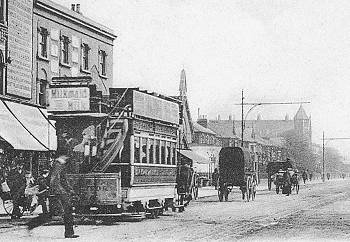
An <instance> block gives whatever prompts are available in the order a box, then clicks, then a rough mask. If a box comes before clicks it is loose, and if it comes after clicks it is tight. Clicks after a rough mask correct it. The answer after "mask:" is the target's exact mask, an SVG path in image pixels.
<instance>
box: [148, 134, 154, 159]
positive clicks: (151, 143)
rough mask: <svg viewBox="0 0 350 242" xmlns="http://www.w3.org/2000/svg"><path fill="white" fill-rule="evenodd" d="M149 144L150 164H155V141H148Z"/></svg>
mask: <svg viewBox="0 0 350 242" xmlns="http://www.w3.org/2000/svg"><path fill="white" fill-rule="evenodd" d="M148 144H149V151H148V154H149V163H150V164H153V163H154V159H153V158H154V157H153V156H154V139H149V140H148Z"/></svg>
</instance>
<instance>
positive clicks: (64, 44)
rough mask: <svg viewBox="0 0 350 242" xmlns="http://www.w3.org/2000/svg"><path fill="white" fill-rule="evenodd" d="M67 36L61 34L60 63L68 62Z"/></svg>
mask: <svg viewBox="0 0 350 242" xmlns="http://www.w3.org/2000/svg"><path fill="white" fill-rule="evenodd" d="M68 50H69V38H68V37H67V36H64V35H62V36H61V63H62V64H69V58H68V57H69V53H68Z"/></svg>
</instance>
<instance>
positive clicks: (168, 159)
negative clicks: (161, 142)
mask: <svg viewBox="0 0 350 242" xmlns="http://www.w3.org/2000/svg"><path fill="white" fill-rule="evenodd" d="M170 145H171V143H170V142H166V151H167V152H166V163H167V164H168V165H171V160H170V157H171V147H170Z"/></svg>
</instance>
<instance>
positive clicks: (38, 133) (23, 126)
mask: <svg viewBox="0 0 350 242" xmlns="http://www.w3.org/2000/svg"><path fill="white" fill-rule="evenodd" d="M47 116H48V115H47V112H46V110H45V109H39V108H38V107H33V106H29V105H24V104H19V103H14V102H10V101H3V100H2V101H0V124H1V125H0V136H1V137H2V138H3V139H4V140H6V142H8V143H9V144H10V145H11V146H12V147H13V148H14V149H17V150H33V151H48V150H56V149H57V138H56V130H55V128H54V124H53V123H52V121H51V123H49V121H48V119H47Z"/></svg>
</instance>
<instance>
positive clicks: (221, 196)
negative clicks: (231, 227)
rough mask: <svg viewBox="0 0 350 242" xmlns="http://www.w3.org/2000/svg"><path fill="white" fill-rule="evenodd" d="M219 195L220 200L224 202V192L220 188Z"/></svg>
mask: <svg viewBox="0 0 350 242" xmlns="http://www.w3.org/2000/svg"><path fill="white" fill-rule="evenodd" d="M218 196H219V201H220V202H222V200H223V198H224V194H223V192H222V191H221V189H220V188H219V189H218Z"/></svg>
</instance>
